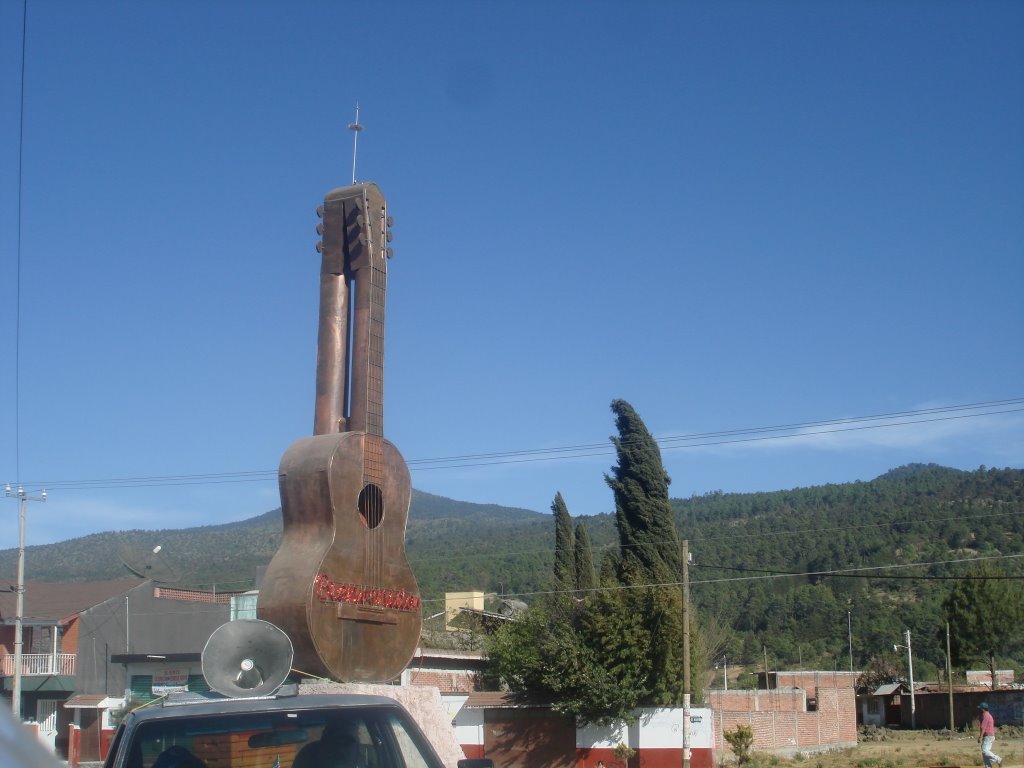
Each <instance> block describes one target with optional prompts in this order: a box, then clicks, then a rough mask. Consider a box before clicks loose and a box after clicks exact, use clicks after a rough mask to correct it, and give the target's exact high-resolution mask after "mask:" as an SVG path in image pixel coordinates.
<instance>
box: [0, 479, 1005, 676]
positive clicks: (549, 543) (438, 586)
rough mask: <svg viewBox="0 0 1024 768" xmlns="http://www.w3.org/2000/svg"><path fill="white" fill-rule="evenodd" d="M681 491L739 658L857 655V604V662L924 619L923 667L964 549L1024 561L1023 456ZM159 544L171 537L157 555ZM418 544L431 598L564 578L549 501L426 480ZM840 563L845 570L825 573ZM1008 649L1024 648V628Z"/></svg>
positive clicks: (61, 554)
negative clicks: (451, 495) (494, 495)
mask: <svg viewBox="0 0 1024 768" xmlns="http://www.w3.org/2000/svg"><path fill="white" fill-rule="evenodd" d="M552 496H554V491H552ZM672 505H673V509H674V510H675V512H676V516H677V527H678V531H679V532H680V534H681V537H682V538H685V539H688V540H689V542H690V544H689V546H690V552H691V553H692V554H693V565H692V566H691V569H690V578H691V580H692V595H693V600H694V603H695V604H696V605H697V607H698V616H699V617H700V621H701V623H702V624H703V625H704V626H705V627H706V628H707V630H708V631H712V632H715V633H717V634H724V635H726V636H727V638H726V640H727V642H726V648H727V650H726V654H725V655H726V656H727V658H728V661H729V664H730V666H732V665H733V664H738V663H744V662H745V663H747V664H751V665H754V664H758V665H759V664H760V661H761V659H762V653H763V647H765V646H766V647H767V651H768V655H769V657H770V663H771V665H772V666H775V665H776V664H778V665H793V666H796V665H798V664H802V665H803V666H804V667H809V666H812V665H813V666H816V667H818V668H822V667H825V668H829V669H831V668H833V667H837V668H839V669H847V668H848V667H849V649H848V640H849V635H848V624H847V621H848V616H849V622H850V625H851V629H852V638H853V655H854V663H855V665H857V666H858V667H859V666H861V665H863V664H865V663H866V662H867V660H868V659H869V658H870V657H871V656H874V655H882V654H884V653H885V652H887V651H888V652H889V653H891V650H892V645H893V643H897V642H902V633H903V631H904V629H906V628H909V629H910V630H911V632H912V635H913V645H914V666H915V675H916V676H917V677H918V678H919V679H923V678H924V677H925V676H927V675H934V669H935V666H936V665H938V666H941V665H942V664H943V649H944V640H943V641H942V642H941V643H940V638H941V637H942V636H943V632H944V629H945V625H944V620H943V618H942V611H941V603H942V600H943V599H944V598H945V597H946V595H947V594H948V592H949V590H950V589H951V587H952V585H953V584H955V583H956V582H955V581H954V580H952V579H953V578H955V577H959V576H963V575H965V574H967V573H968V572H969V569H970V567H971V565H972V563H970V562H950V561H955V560H959V561H964V560H969V559H972V558H981V557H997V558H999V559H996V560H994V561H992V562H994V563H995V564H997V565H998V566H999V567H1001V568H1002V569H1003V571H1004V572H1005V573H1006V574H1008V575H1013V576H1016V577H1018V578H1020V577H1022V576H1024V470H1015V469H985V468H984V467H983V468H981V469H979V470H977V471H973V472H963V471H959V470H952V469H947V468H944V467H939V466H935V465H927V466H924V465H912V466H907V467H901V468H899V469H896V470H893V471H891V472H889V473H887V474H885V475H883V476H881V477H879V478H877V479H875V480H872V481H870V482H857V483H845V484H837V485H825V486H818V487H813V488H800V489H794V490H789V491H779V492H772V493H750V494H724V493H711V494H706V495H703V496H698V497H692V498H689V499H674V500H673V501H672ZM569 511H570V512H571V511H572V509H571V507H570V510H569ZM576 520H577V521H580V520H583V521H585V522H586V525H587V528H588V532H589V534H590V539H591V542H592V544H593V547H594V562H595V564H597V565H599V564H600V562H601V556H602V550H603V549H604V548H607V547H609V546H611V545H613V542H615V541H616V535H615V528H614V521H613V515H611V514H606V515H597V516H593V517H588V518H576ZM280 538H281V517H280V511H278V510H275V511H271V512H267V513H265V514H262V515H259V516H257V517H254V518H251V519H249V520H245V521H242V522H237V523H230V524H227V525H218V526H206V527H201V528H190V529H180V530H173V529H171V530H162V531H120V532H110V533H102V534H95V535H92V536H86V537H82V538H78V539H72V540H69V541H65V542H61V543H59V544H52V545H46V546H37V547H29V548H28V550H27V553H26V571H27V578H29V579H38V580H48V581H72V580H95V579H107V578H113V577H118V576H124V575H126V574H127V570H126V568H125V565H123V564H122V561H127V562H128V564H129V565H132V566H133V567H135V568H136V569H140V568H141V569H146V568H147V566H148V567H150V568H151V570H150V571H149V572H150V573H152V574H154V575H158V576H165V577H167V578H171V579H173V580H174V581H176V582H179V583H188V584H201V585H206V586H209V585H210V584H211V583H213V582H216V583H217V588H218V589H232V588H239V587H245V586H249V585H251V583H252V578H251V576H252V575H254V574H255V573H256V570H257V569H258V568H259V567H260V566H262V565H266V563H268V562H269V560H270V558H271V557H272V556H273V554H274V552H275V551H276V548H277V545H278V543H279V541H280ZM155 544H160V545H161V546H162V550H161V552H160V553H159V554H158V555H156V556H152V555H151V549H152V547H153V546H154V545H155ZM407 550H408V554H409V558H410V560H411V562H412V565H413V568H414V570H415V572H416V575H417V578H418V579H419V581H420V585H421V590H422V592H423V596H424V598H425V606H424V611H425V613H427V614H430V613H434V612H436V611H437V610H439V609H440V605H441V603H440V599H441V597H442V596H443V593H444V591H445V590H459V591H461V590H469V589H482V590H485V591H488V592H495V593H502V592H503V593H505V594H519V595H522V596H523V599H524V600H525V601H527V602H529V601H530V599H531V597H530V593H534V592H540V591H544V590H548V589H550V588H551V585H552V583H553V582H552V572H553V569H552V565H553V551H554V522H553V518H552V515H550V514H548V513H540V512H531V511H529V510H522V509H510V508H507V507H499V506H494V505H481V504H468V503H465V502H459V501H454V500H451V499H445V498H443V497H439V496H432V495H430V494H425V493H420V492H415V491H414V493H413V502H412V510H411V512H410V516H409V528H408V537H407ZM15 563H16V551H15V550H5V551H2V552H0V574H13V573H14V572H15ZM851 569H873V570H858V571H852V570H851ZM836 571H846V572H845V573H828V574H825V573H824V572H836ZM144 572H145V571H144ZM785 574H798V575H785ZM240 580H241V582H240ZM1003 663H1006V664H1007V665H1009V664H1011V663H1012V664H1016V665H1017V666H1021V665H1022V664H1024V644H1022V643H1020V642H1018V644H1017V645H1016V646H1014V647H1013V648H1011V649H1010V651H1009V653H1008V655H1007V657H1006V658H1005V659H1003ZM919 665H920V667H919Z"/></svg>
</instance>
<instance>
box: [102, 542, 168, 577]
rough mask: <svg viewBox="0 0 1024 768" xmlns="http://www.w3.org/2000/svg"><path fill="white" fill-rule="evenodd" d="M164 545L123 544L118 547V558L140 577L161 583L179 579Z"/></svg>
mask: <svg viewBox="0 0 1024 768" xmlns="http://www.w3.org/2000/svg"><path fill="white" fill-rule="evenodd" d="M161 552H163V546H162V545H160V544H157V545H155V546H151V547H143V546H141V545H137V544H134V543H133V544H122V545H121V546H120V547H118V555H117V556H118V559H119V560H120V561H121V565H123V566H124V567H125V568H127V569H128V570H129V571H130V572H131V573H133V574H134V575H136V576H138V577H139V578H140V579H151V580H153V581H156V582H160V583H164V584H166V583H168V582H172V581H177V580H178V574H177V573H176V572H175V570H174V568H172V567H171V564H170V562H168V560H167V555H166V553H164V554H161Z"/></svg>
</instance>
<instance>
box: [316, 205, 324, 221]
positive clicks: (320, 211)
mask: <svg viewBox="0 0 1024 768" xmlns="http://www.w3.org/2000/svg"><path fill="white" fill-rule="evenodd" d="M316 217H317V218H318V219H322V218H323V217H324V207H323V206H322V205H318V206H317V207H316Z"/></svg>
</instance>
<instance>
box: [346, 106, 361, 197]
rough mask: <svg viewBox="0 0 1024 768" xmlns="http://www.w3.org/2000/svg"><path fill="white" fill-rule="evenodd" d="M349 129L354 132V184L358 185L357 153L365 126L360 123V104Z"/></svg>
mask: <svg viewBox="0 0 1024 768" xmlns="http://www.w3.org/2000/svg"><path fill="white" fill-rule="evenodd" d="M348 129H349V130H350V131H352V183H353V184H355V183H356V151H357V150H358V149H359V132H360V131H361V130H363V126H362V125H361V124H360V122H359V102H358V101H357V102H356V121H355V122H354V123H349V124H348Z"/></svg>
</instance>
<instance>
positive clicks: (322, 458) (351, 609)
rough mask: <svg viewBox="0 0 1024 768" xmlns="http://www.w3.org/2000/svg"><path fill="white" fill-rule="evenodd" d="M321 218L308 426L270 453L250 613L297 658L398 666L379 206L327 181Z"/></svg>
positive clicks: (392, 455) (338, 673)
mask: <svg viewBox="0 0 1024 768" xmlns="http://www.w3.org/2000/svg"><path fill="white" fill-rule="evenodd" d="M318 213H319V214H320V215H321V217H322V218H323V223H322V224H321V225H320V226H318V227H317V231H318V232H320V234H321V236H322V238H323V240H322V241H321V243H320V244H319V245H318V247H317V250H319V251H320V252H321V253H322V254H323V260H322V263H321V267H320V328H319V336H318V341H317V375H316V406H315V412H314V417H313V433H314V434H313V436H312V437H307V438H304V439H302V440H299V441H298V442H297V443H295V444H294V445H292V446H291V447H290V448H289V449H288V450H287V452H285V454H284V457H283V458H282V459H281V468H280V472H279V481H280V486H281V510H282V514H283V516H284V536H283V539H282V541H281V546H280V548H279V549H278V551H277V553H276V554H275V555H274V559H273V560H271V562H270V566H269V567H268V569H267V573H266V576H265V577H264V581H263V584H262V585H261V587H260V596H259V600H258V602H257V606H256V611H257V615H258V616H259V617H260V618H261V619H263V620H265V621H269V622H271V623H272V624H276V625H277V626H279V627H280V628H281V629H283V630H284V631H285V632H286V633H287V634H288V637H289V638H290V639H291V641H292V646H293V648H294V650H295V668H296V670H298V671H299V672H304V673H309V674H313V675H318V676H321V677H329V678H333V679H335V680H340V681H344V682H387V681H390V680H393V679H395V678H396V677H398V676H399V675H400V674H401V672H402V670H403V669H405V666H406V665H407V664H408V663H409V660H410V659H411V658H412V655H413V653H415V651H416V645H417V643H418V642H419V637H420V628H421V623H422V620H421V604H420V596H419V589H418V587H417V585H416V578H415V577H414V576H413V572H412V569H411V568H410V567H409V562H408V560H407V559H406V556H405V526H406V522H407V520H408V515H409V501H410V498H411V496H412V485H411V484H410V482H409V469H408V467H406V465H405V462H404V461H403V460H402V456H401V454H399V452H398V450H397V449H396V448H395V446H394V445H392V444H391V443H390V442H388V441H387V440H385V439H384V436H383V435H384V305H385V295H386V292H387V259H388V258H390V255H391V249H390V248H388V247H387V245H386V244H387V242H388V241H390V239H391V232H390V225H391V218H390V217H389V216H388V215H387V203H386V202H385V200H384V196H383V195H382V194H381V192H380V190H379V189H378V188H377V186H376V185H375V184H373V183H370V182H365V183H361V184H354V185H352V186H351V187H344V188H342V189H336V190H332V191H331V192H329V193H328V194H327V195H326V196H325V197H324V204H323V205H322V206H321V207H320V208H319V209H318Z"/></svg>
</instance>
